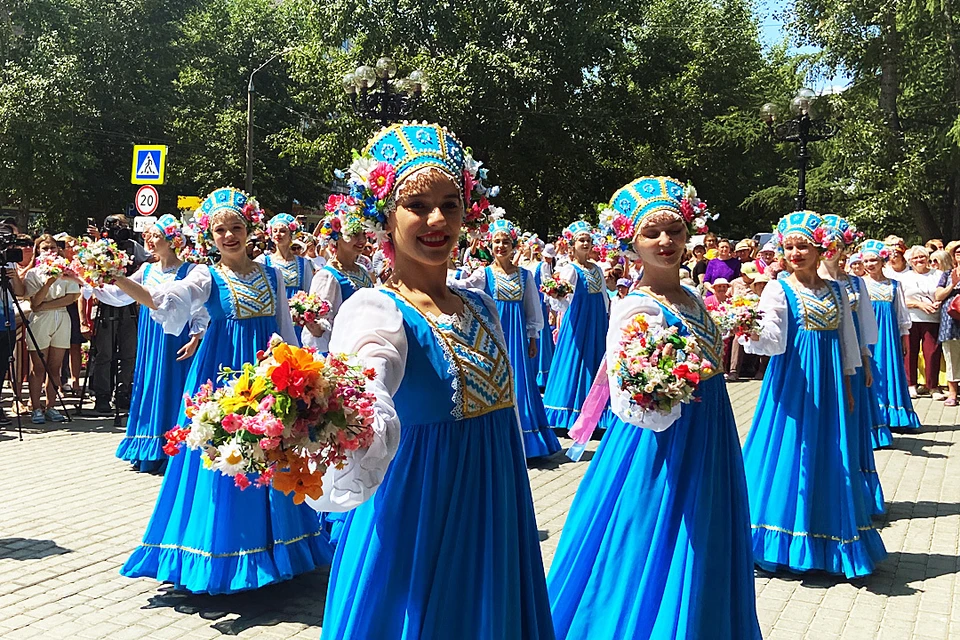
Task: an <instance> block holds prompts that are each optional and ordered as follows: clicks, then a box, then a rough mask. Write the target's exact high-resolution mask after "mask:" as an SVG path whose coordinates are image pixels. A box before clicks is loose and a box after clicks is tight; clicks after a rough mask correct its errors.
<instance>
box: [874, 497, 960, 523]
mask: <svg viewBox="0 0 960 640" xmlns="http://www.w3.org/2000/svg"><path fill="white" fill-rule="evenodd" d="M955 515H960V504H958V503H956V502H932V501H930V500H920V501H918V502H887V512H886V513H885V514H884V515H882V516H878V517H877V519H876V521H875V523H876V525H877V528H878V529H884V528H886V527H887V526H889V525H890V523H892V522H896V521H898V520H917V519H919V518H939V517H948V516H955Z"/></svg>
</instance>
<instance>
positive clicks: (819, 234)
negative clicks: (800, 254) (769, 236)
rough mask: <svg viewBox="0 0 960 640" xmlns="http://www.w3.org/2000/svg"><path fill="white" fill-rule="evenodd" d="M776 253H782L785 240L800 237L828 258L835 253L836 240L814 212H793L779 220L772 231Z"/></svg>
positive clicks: (837, 244)
mask: <svg viewBox="0 0 960 640" xmlns="http://www.w3.org/2000/svg"><path fill="white" fill-rule="evenodd" d="M774 237H775V238H776V239H777V247H778V253H780V254H782V253H783V245H784V243H785V242H786V240H787V238H790V237H800V238H804V239H806V240H808V241H809V242H810V243H811V244H813V245H816V246H817V247H819V248H820V250H821V255H823V256H824V257H826V258H830V257H832V256H833V254H834V253H836V251H837V247H838V246H839V243H838V241H837V238H836V237H835V235H834V234H833V233H831V232H830V230H829V229H828V228H827V227H826V225H824V223H823V218H821V217H820V214H818V213H816V212H815V211H794V212H793V213H788V214H787V215H785V216H783V217H782V218H780V222H778V223H777V227H776V229H775V230H774Z"/></svg>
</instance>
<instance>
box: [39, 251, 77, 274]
mask: <svg viewBox="0 0 960 640" xmlns="http://www.w3.org/2000/svg"><path fill="white" fill-rule="evenodd" d="M36 267H37V268H38V269H40V271H41V273H43V274H44V275H45V276H46V277H47V278H49V277H51V276H53V277H58V278H59V277H60V276H62V275H63V272H64V271H68V270H69V269H70V263H69V262H68V261H67V259H66V258H63V257H61V256H58V255H57V254H55V253H45V254H42V255H41V256H40V257H39V258H37V263H36Z"/></svg>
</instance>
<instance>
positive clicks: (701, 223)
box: [693, 218, 707, 229]
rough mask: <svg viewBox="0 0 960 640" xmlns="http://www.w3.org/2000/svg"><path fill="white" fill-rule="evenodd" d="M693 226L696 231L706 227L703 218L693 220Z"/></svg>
mask: <svg viewBox="0 0 960 640" xmlns="http://www.w3.org/2000/svg"><path fill="white" fill-rule="evenodd" d="M693 226H695V227H696V228H697V229H702V228H703V227H705V226H707V221H706V220H704V219H703V218H694V219H693Z"/></svg>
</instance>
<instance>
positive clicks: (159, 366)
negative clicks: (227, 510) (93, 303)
mask: <svg viewBox="0 0 960 640" xmlns="http://www.w3.org/2000/svg"><path fill="white" fill-rule="evenodd" d="M193 268H194V265H192V264H189V263H183V264H181V265H179V266H178V267H177V268H176V269H172V270H169V271H164V270H163V269H161V268H160V265H159V264H150V263H147V264H144V265H143V267H142V269H143V273H142V274H139V275H140V277H136V276H134V278H133V279H134V280H135V281H137V282H140V283H141V284H142V285H143V286H145V287H146V288H147V289H153V288H154V287H156V286H158V285H160V284H162V283H166V282H171V281H174V280H182V279H183V278H184V277H185V276H186V275H187V273H189V272H190V270H191V269H193ZM118 291H119V290H118ZM94 293H95V294H96V291H95V292H94ZM101 295H102V291H101ZM125 302H126V303H127V304H129V301H125ZM203 316H204V320H203V322H202V324H195V323H191V324H190V325H188V326H186V327H184V328H183V331H181V332H180V334H179V335H175V336H172V335H168V334H166V333H164V331H163V327H162V326H161V325H160V324H159V323H157V322H156V321H155V320H153V319H152V318H150V310H149V309H147V308H146V307H140V318H139V319H138V322H137V343H138V345H139V346H138V347H137V362H136V366H135V367H134V379H133V392H132V394H131V395H130V413H129V415H128V417H127V432H126V435H125V436H124V438H123V440H121V441H120V444H119V445H117V452H116V456H117V457H118V458H120V459H121V460H127V461H128V462H130V463H132V464H133V465H134V466H135V467H136V468H137V470H138V471H147V472H152V471H159V470H161V469H163V468H164V467H165V466H166V463H167V458H168V456H167V454H165V453H164V452H163V445H164V443H165V440H164V437H163V434H164V433H165V432H166V431H168V430H170V429H172V428H173V427H175V426H176V424H177V417H178V410H179V408H180V403H181V402H182V401H183V386H184V384H185V382H186V379H187V372H188V371H189V370H190V365H191V363H192V359H187V360H183V361H181V362H177V352H178V351H179V350H180V349H181V348H182V347H183V346H184V345H185V344H186V343H187V342H188V341H189V340H190V336H191V335H192V334H193V333H202V332H203V330H204V329H205V328H206V313H203Z"/></svg>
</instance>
